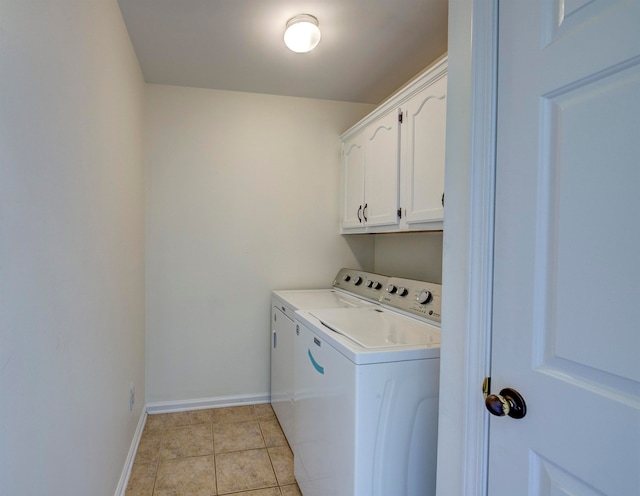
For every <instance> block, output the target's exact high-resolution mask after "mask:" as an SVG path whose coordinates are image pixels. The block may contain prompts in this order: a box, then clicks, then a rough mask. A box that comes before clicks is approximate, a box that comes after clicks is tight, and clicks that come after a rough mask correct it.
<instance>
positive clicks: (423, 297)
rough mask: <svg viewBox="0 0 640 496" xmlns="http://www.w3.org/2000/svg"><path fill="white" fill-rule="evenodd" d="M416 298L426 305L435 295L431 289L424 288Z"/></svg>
mask: <svg viewBox="0 0 640 496" xmlns="http://www.w3.org/2000/svg"><path fill="white" fill-rule="evenodd" d="M416 300H417V301H418V303H420V304H421V305H426V304H427V303H429V302H430V301H431V300H433V295H432V294H431V291H429V290H427V289H423V290H422V291H420V293H418V296H417V297H416Z"/></svg>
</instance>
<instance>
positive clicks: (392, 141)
mask: <svg viewBox="0 0 640 496" xmlns="http://www.w3.org/2000/svg"><path fill="white" fill-rule="evenodd" d="M446 94H447V59H446V57H445V58H443V59H441V60H440V61H438V62H437V63H436V64H434V66H432V67H431V68H430V69H429V70H428V71H426V72H425V73H424V74H422V75H420V76H419V77H418V78H416V79H415V80H414V81H413V82H412V83H410V84H409V85H408V86H406V87H405V88H403V89H402V90H400V91H399V92H398V93H397V94H396V95H394V96H392V97H391V98H390V99H388V100H387V101H386V102H384V103H383V104H382V105H381V106H380V107H378V108H377V109H376V110H375V111H373V112H372V113H371V114H369V115H368V116H367V117H365V118H364V119H362V120H361V121H360V122H359V123H358V124H356V125H355V126H353V127H352V128H351V129H349V130H348V131H347V132H346V133H344V134H343V135H342V136H341V140H342V157H343V171H342V172H343V194H342V209H341V212H342V218H341V229H342V232H343V233H376V232H401V231H433V230H441V229H442V225H443V218H444V208H443V194H444V154H445V127H446Z"/></svg>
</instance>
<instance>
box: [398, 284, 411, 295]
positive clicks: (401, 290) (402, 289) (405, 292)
mask: <svg viewBox="0 0 640 496" xmlns="http://www.w3.org/2000/svg"><path fill="white" fill-rule="evenodd" d="M408 294H409V290H408V289H407V288H405V287H404V286H400V287H399V288H398V295H400V296H407V295H408Z"/></svg>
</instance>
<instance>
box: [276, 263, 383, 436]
mask: <svg viewBox="0 0 640 496" xmlns="http://www.w3.org/2000/svg"><path fill="white" fill-rule="evenodd" d="M388 279H389V278H388V277H387V276H383V275H380V274H374V273H371V272H365V271H362V270H355V269H346V268H344V269H341V270H340V271H339V272H338V274H337V275H336V277H335V279H334V281H333V288H332V289H316V290H281V291H273V292H272V294H271V333H272V335H271V404H272V406H273V410H274V411H275V413H276V416H277V417H278V421H279V422H280V425H281V426H282V430H283V431H284V434H285V436H286V438H287V441H288V442H289V445H290V446H291V447H294V445H295V442H294V438H293V436H294V402H293V400H294V398H293V388H294V336H295V324H294V317H295V312H296V311H297V310H308V309H326V308H357V307H364V306H373V305H377V304H378V300H379V298H380V296H381V294H382V293H383V290H384V288H385V287H386V284H387V280H388Z"/></svg>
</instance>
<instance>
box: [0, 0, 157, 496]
mask: <svg viewBox="0 0 640 496" xmlns="http://www.w3.org/2000/svg"><path fill="white" fill-rule="evenodd" d="M0 74H1V76H0V242H1V245H0V494H3V495H36V494H52V495H61V494H65V495H82V496H84V495H89V494H90V495H107V494H113V493H114V490H115V487H116V485H117V483H118V478H119V476H120V473H121V471H122V468H123V465H124V463H125V459H126V456H127V452H128V449H129V446H130V443H131V439H132V437H133V433H134V431H135V428H136V425H137V422H138V419H139V417H140V414H141V408H142V406H143V403H144V398H143V391H144V365H143V364H144V274H143V270H144V265H143V256H144V225H143V222H144V215H143V207H144V203H143V194H144V176H143V161H142V142H143V141H142V123H143V121H142V106H143V104H144V98H143V97H144V83H143V80H142V76H141V73H140V70H139V67H138V64H137V61H136V59H135V56H134V53H133V49H132V47H131V44H130V41H129V38H128V36H127V32H126V29H125V27H124V23H123V21H122V18H121V15H120V11H119V9H118V5H117V3H116V0H90V1H89V0H55V1H34V0H28V1H26V0H0ZM131 381H135V386H136V391H137V402H136V405H135V408H134V411H133V412H130V411H129V383H130V382H131Z"/></svg>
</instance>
